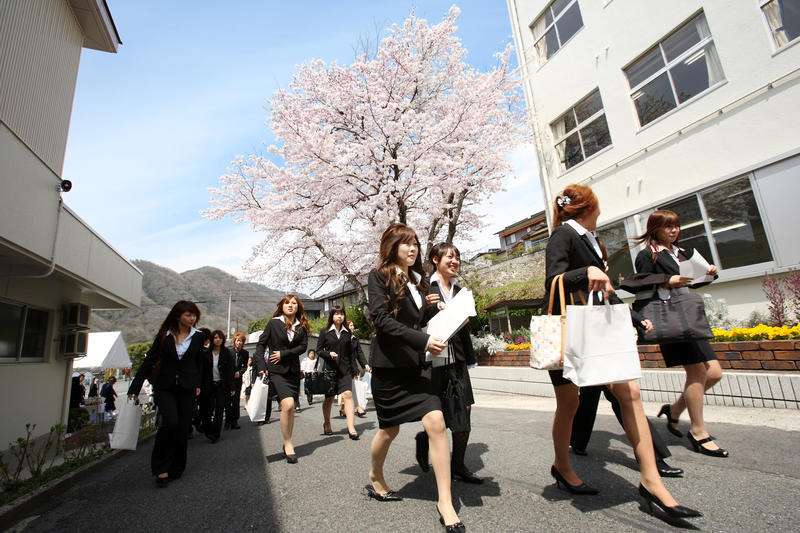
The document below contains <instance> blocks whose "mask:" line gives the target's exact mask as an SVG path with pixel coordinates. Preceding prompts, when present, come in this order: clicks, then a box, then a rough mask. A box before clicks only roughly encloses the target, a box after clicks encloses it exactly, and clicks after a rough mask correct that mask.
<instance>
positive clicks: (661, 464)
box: [656, 459, 683, 477]
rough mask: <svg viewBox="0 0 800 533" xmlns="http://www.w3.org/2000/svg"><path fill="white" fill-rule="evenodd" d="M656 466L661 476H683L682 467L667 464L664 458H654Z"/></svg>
mask: <svg viewBox="0 0 800 533" xmlns="http://www.w3.org/2000/svg"><path fill="white" fill-rule="evenodd" d="M656 467H657V468H658V473H659V475H660V476H661V477H681V476H683V469H682V468H675V467H674V466H669V465H668V464H667V462H666V461H664V459H656Z"/></svg>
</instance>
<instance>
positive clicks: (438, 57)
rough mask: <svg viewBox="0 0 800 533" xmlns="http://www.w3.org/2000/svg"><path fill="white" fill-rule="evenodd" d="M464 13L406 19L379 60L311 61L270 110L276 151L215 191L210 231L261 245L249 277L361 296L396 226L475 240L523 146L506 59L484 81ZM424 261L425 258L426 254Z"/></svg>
mask: <svg viewBox="0 0 800 533" xmlns="http://www.w3.org/2000/svg"><path fill="white" fill-rule="evenodd" d="M458 15H459V9H458V8H457V7H455V6H454V7H452V8H451V9H450V11H449V13H448V14H447V16H446V17H445V18H444V19H443V20H442V21H441V22H440V23H438V24H429V23H428V22H427V21H426V20H424V19H421V18H418V17H416V16H415V15H414V13H412V14H411V15H410V16H409V18H407V19H406V20H405V21H404V23H403V24H402V25H393V26H391V27H390V28H389V29H388V31H387V36H386V37H385V38H384V39H383V40H382V41H381V42H380V44H379V46H377V49H376V51H375V53H374V55H372V56H369V55H368V54H361V55H359V56H358V57H357V58H356V59H355V61H354V62H353V63H352V64H351V65H347V66H341V65H339V64H337V63H335V62H334V63H330V64H326V63H324V62H323V61H321V60H318V59H315V60H311V61H309V62H308V63H306V64H304V65H301V66H300V67H298V69H297V71H296V72H295V75H294V79H293V81H292V82H291V84H290V85H289V87H288V88H286V89H283V90H279V91H277V92H276V94H275V95H274V97H273V98H272V101H271V117H270V118H271V120H270V122H271V127H272V130H273V132H274V135H275V138H276V139H277V140H278V145H277V146H270V147H269V149H268V154H267V155H259V154H252V155H249V156H246V157H240V158H238V159H236V160H235V161H234V162H233V164H232V166H231V168H230V169H229V171H228V172H227V173H225V174H224V175H223V176H221V177H220V185H219V187H217V188H212V189H210V193H211V207H210V208H209V209H207V210H206V211H204V213H203V214H204V216H206V217H207V218H210V219H221V218H223V217H226V216H230V217H232V218H233V219H234V220H236V221H238V222H242V223H248V224H250V225H251V226H252V228H253V229H254V230H255V231H258V232H260V233H261V234H263V235H264V240H263V242H261V243H260V244H259V245H258V246H256V247H255V248H254V249H253V253H252V255H251V257H250V260H249V261H248V264H247V265H245V270H246V271H247V272H248V273H249V274H250V275H251V276H253V277H261V278H264V277H266V278H268V279H272V280H280V281H281V282H283V283H284V284H287V283H291V284H293V285H295V286H299V287H303V288H305V289H307V290H310V291H312V292H313V291H315V290H318V289H319V288H321V287H322V286H324V285H325V284H326V283H328V282H330V281H334V280H336V281H343V280H344V281H347V282H349V283H350V284H352V285H353V286H355V287H357V288H358V290H359V291H360V295H361V297H362V300H363V299H364V298H363V296H364V293H363V288H362V285H361V283H360V282H361V281H363V280H364V277H365V275H366V274H367V273H368V272H369V270H370V269H371V268H373V267H374V265H375V263H376V255H377V248H378V240H379V238H380V235H381V233H382V232H383V230H384V229H385V228H386V227H387V226H388V225H389V224H390V223H392V222H398V221H399V222H403V223H406V224H409V225H410V226H412V227H413V228H415V229H416V230H417V233H418V235H419V237H420V240H421V241H422V244H423V248H426V247H429V246H430V245H432V244H433V243H434V242H436V241H438V240H446V241H448V242H452V241H453V239H456V238H464V237H467V236H469V235H470V234H471V233H473V232H475V231H478V230H480V228H481V227H482V224H481V221H480V219H479V217H478V216H477V212H476V206H477V205H478V204H479V203H480V202H481V201H483V200H484V199H486V198H487V197H488V196H489V195H491V194H492V193H494V192H496V191H498V190H499V189H500V188H501V185H502V181H503V179H504V178H505V177H506V176H508V175H510V173H511V167H510V165H509V163H508V162H507V160H506V155H507V154H508V153H509V152H510V151H511V150H512V149H513V148H514V147H515V146H516V145H517V144H518V143H519V142H520V141H521V139H522V133H523V124H524V121H523V114H522V112H521V100H520V93H519V80H518V79H517V78H516V77H515V76H514V75H513V72H512V70H511V68H510V67H509V57H510V53H511V49H510V46H509V47H506V49H505V50H504V51H503V52H501V53H499V54H497V56H496V58H497V64H496V65H495V66H494V67H493V68H492V69H491V70H489V71H488V72H479V71H477V70H476V69H474V68H472V67H471V66H469V65H467V64H466V63H465V61H464V58H465V55H466V50H465V49H464V48H463V47H462V45H461V42H460V40H459V39H458V37H457V36H456V29H457V27H456V19H457V18H458ZM422 253H424V250H422Z"/></svg>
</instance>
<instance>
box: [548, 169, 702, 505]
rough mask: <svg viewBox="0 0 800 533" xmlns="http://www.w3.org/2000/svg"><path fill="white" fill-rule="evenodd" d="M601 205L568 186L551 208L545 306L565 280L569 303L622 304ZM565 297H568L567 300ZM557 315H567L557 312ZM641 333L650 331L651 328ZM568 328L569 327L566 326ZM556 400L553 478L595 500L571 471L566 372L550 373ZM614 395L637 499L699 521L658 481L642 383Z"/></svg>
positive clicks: (619, 387)
mask: <svg viewBox="0 0 800 533" xmlns="http://www.w3.org/2000/svg"><path fill="white" fill-rule="evenodd" d="M599 216H600V205H599V202H598V201H597V197H596V196H595V194H594V192H593V191H592V189H591V188H589V187H586V186H583V185H568V186H567V188H566V189H564V191H563V192H562V193H561V194H560V195H558V196H557V197H556V200H555V205H554V206H553V218H552V220H553V231H552V233H551V234H550V238H549V240H548V243H547V250H546V253H545V266H546V279H545V296H544V300H545V301H549V297H550V285H551V281H552V280H553V279H554V278H555V277H556V276H557V275H559V274H563V275H564V276H563V279H564V290H565V291H566V292H567V293H569V296H570V297H569V298H566V299H567V300H568V301H569V300H571V299H572V300H574V301H575V303H576V304H577V303H579V302H580V301H581V299H582V298H581V296H582V294H584V293H583V291H587V292H588V291H596V292H601V293H602V294H603V296H604V297H605V298H609V301H610V302H611V303H621V300H620V299H619V298H618V297H617V296H616V295H614V294H613V291H614V289H613V287H612V286H611V281H610V280H609V278H608V276H607V275H606V273H605V270H606V266H605V263H604V261H603V259H602V257H603V255H604V254H603V248H602V246H601V245H600V243H599V242H598V241H597V238H596V237H595V236H594V233H593V232H594V231H595V229H596V228H597V218H598V217H599ZM565 296H566V295H565ZM557 307H558V311H556V309H555V308H554V309H553V312H554V313H556V312H557V313H559V314H560V313H562V312H565V310H564V309H561V308H560V305H558V306H557ZM642 326H643V327H645V328H648V329H649V328H652V324H650V323H649V322H647V323H643V324H642ZM567 327H569V324H568V325H567ZM550 380H551V381H552V382H553V387H554V388H555V395H556V412H555V417H554V419H553V447H554V449H555V463H554V464H553V466H552V467H551V469H550V474H551V475H552V476H553V477H554V478H555V479H556V482H557V484H558V486H559V487H563V488H564V489H565V490H567V491H568V492H570V493H573V494H597V493H598V491H597V489H594V488H592V487H590V486H588V485H586V484H585V483H584V482H583V481H582V480H581V478H580V477H578V475H577V474H576V473H575V471H574V470H573V469H572V465H571V463H570V459H569V444H570V433H571V431H572V420H573V417H574V416H575V412H576V410H577V409H578V387H576V386H575V385H574V384H573V383H572V382H570V381H569V380H568V379H566V378H564V376H563V373H562V370H551V371H550ZM608 387H609V389H610V391H611V393H612V394H613V395H614V396H615V397H616V398H617V400H619V402H620V408H621V411H622V420H623V423H624V427H625V433H626V434H627V435H628V439H629V440H630V442H631V445H632V446H633V448H634V454H635V456H636V458H637V460H638V461H639V471H640V474H641V478H640V479H641V482H640V485H639V494H640V495H641V496H642V497H643V498H644V499H645V500H646V501H647V504H648V505H650V506H653V505H656V506H658V507H660V508H661V509H662V510H663V512H664V513H666V514H667V515H668V516H670V517H671V518H689V517H694V516H701V513H699V512H698V511H695V510H694V509H690V508H688V507H683V506H681V505H678V502H677V501H676V500H675V498H673V497H672V495H671V494H670V493H669V491H668V490H667V488H666V487H665V486H664V484H663V482H662V481H661V477H660V476H659V472H658V468H657V467H656V459H655V454H654V452H653V440H652V436H651V434H650V428H649V426H648V425H647V417H646V416H645V414H644V408H643V406H642V400H641V396H640V392H639V384H638V382H636V381H634V380H632V381H625V382H620V383H613V384H610V385H608Z"/></svg>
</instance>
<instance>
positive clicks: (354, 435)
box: [347, 433, 359, 440]
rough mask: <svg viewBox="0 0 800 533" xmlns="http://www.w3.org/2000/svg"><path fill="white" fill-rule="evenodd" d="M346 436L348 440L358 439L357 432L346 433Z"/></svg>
mask: <svg viewBox="0 0 800 533" xmlns="http://www.w3.org/2000/svg"><path fill="white" fill-rule="evenodd" d="M347 436H348V437H350V440H358V439H359V436H358V433H348V434H347Z"/></svg>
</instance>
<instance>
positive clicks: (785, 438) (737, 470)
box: [17, 394, 800, 533]
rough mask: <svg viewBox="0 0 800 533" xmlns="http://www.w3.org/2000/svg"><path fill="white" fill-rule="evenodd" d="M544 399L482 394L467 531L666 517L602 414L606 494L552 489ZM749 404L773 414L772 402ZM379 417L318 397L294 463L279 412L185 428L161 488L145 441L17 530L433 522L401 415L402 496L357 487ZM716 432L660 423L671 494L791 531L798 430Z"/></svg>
mask: <svg viewBox="0 0 800 533" xmlns="http://www.w3.org/2000/svg"><path fill="white" fill-rule="evenodd" d="M547 402H549V407H547V405H548V404H545V403H542V402H540V401H539V399H530V398H520V397H508V396H505V397H504V396H499V395H486V394H480V395H479V398H478V406H476V408H475V410H474V414H473V427H474V429H473V437H472V439H471V444H470V446H469V449H468V454H467V462H468V464H469V465H470V467H471V468H473V469H474V470H475V471H477V473H478V474H480V475H481V476H485V477H487V478H488V480H487V483H485V484H484V485H482V486H472V485H465V484H462V483H455V484H454V496H455V498H456V500H457V507H460V515H461V518H462V520H463V521H464V522H465V523H466V525H467V528H468V530H469V531H494V532H505V531H563V530H568V531H569V530H573V531H590V530H591V531H614V532H617V531H643V530H644V531H663V530H669V529H671V528H670V526H667V525H666V524H665V523H663V522H661V521H659V520H657V519H656V518H654V517H652V516H650V515H647V514H645V513H643V512H641V511H640V504H639V502H638V500H637V497H636V485H637V479H638V473H637V470H636V463H635V462H634V461H633V456H632V453H631V449H630V447H629V446H628V445H627V443H626V441H625V440H624V435H623V433H622V430H621V428H620V427H619V426H618V424H617V422H616V420H615V419H614V418H613V417H612V416H608V415H601V416H599V417H598V421H597V426H596V429H595V434H594V436H593V439H592V442H591V444H590V445H589V453H590V455H589V456H588V457H578V458H576V460H575V463H576V468H577V470H578V471H579V472H581V473H582V474H583V476H584V477H585V479H586V480H588V481H590V482H591V483H592V484H594V485H596V486H598V487H599V488H600V489H601V490H602V494H601V495H600V496H598V497H593V498H592V497H584V498H579V499H573V498H570V497H569V496H568V495H566V494H564V493H563V492H560V491H558V490H557V489H556V488H555V486H554V484H553V481H552V479H551V478H550V477H549V465H550V463H551V461H552V448H551V442H550V422H551V417H552V413H551V412H550V411H551V410H552V406H553V403H552V402H553V400H547ZM601 404H602V402H601ZM532 406H533V407H532ZM648 409H649V410H650V411H651V410H652V409H650V408H648ZM727 411H729V413H732V414H733V415H734V416H733V420H736V421H742V422H748V423H751V422H753V421H754V420H753V419H751V418H747V417H746V416H744V413H740V414H742V415H743V416H740V417H737V416H735V415H736V414H737V410H736V409H734V408H729V409H727ZM758 411H759V412H761V413H762V417H766V418H767V419H769V420H774V418H772V417H771V415H772V414H773V413H774V411H767V410H758ZM728 416H730V414H729V415H728ZM781 416H782V415H781ZM793 416H794V417H797V414H796V413H793ZM791 420H795V419H794V418H793V419H791ZM756 422H757V420H756ZM771 425H773V426H775V425H778V426H779V425H780V421H779V422H778V423H773V424H771ZM789 425H790V426H791V424H789ZM657 426H658V427H659V428H660V427H661V424H657ZM376 427H377V423H376V420H375V414H374V412H372V411H370V413H369V418H367V419H365V420H361V419H359V426H358V428H359V431H361V432H363V435H362V439H361V440H360V441H357V442H352V441H350V440H349V439H348V438H347V436H346V433H345V429H344V421H343V420H342V419H335V420H334V429H335V430H337V431H339V432H338V433H337V434H335V435H333V436H329V437H326V436H323V435H322V434H321V430H322V420H321V413H320V406H319V404H315V405H313V406H312V407H311V408H308V409H305V410H304V411H303V412H302V413H301V414H300V415H299V416H298V419H297V423H296V426H295V433H296V440H295V442H296V448H297V452H298V455H299V458H300V462H299V464H297V465H289V464H287V463H286V462H285V461H283V460H281V457H280V439H279V428H278V425H277V424H275V423H273V424H269V425H266V426H262V427H261V428H259V427H256V426H253V425H251V424H250V423H249V422H247V421H245V420H244V419H243V429H242V430H240V431H232V432H231V431H228V432H225V433H224V436H223V439H222V441H220V442H219V443H217V444H210V443H209V442H208V441H207V440H205V439H204V438H195V439H194V440H192V441H190V450H189V455H190V456H189V467H188V469H187V471H186V473H185V475H184V477H183V478H182V479H181V480H179V481H176V482H174V483H173V484H171V485H170V486H169V487H167V488H166V489H161V490H157V489H155V487H154V485H153V480H152V479H151V478H150V475H149V467H148V464H149V456H150V450H151V446H152V440H151V441H149V442H148V443H146V444H145V445H143V446H142V447H141V448H140V449H139V450H137V451H136V452H131V453H126V454H124V455H123V456H121V457H120V458H118V459H114V460H112V461H111V462H109V463H108V464H107V465H106V466H105V467H104V468H102V469H101V470H100V471H98V472H95V473H92V474H89V475H87V476H86V477H83V478H82V479H81V480H80V481H79V482H78V483H76V484H75V485H74V486H73V487H71V488H70V489H68V490H67V491H65V492H64V493H62V494H60V495H58V496H56V497H54V498H52V499H51V500H50V501H49V502H48V503H47V504H46V505H45V506H43V508H41V509H38V510H37V511H36V513H35V514H34V515H32V516H30V517H28V518H27V519H26V520H24V521H23V522H22V523H21V524H19V526H18V528H17V530H24V531H54V530H57V531H81V532H86V531H115V532H119V531H147V530H150V531H179V530H180V531H250V530H260V531H392V532H394V533H397V532H403V531H415V532H416V531H441V527H440V526H439V525H438V521H437V517H436V511H435V507H434V502H435V497H436V496H435V495H436V492H435V485H434V480H433V474H432V473H429V474H422V473H421V472H420V471H419V469H418V467H417V466H416V463H415V461H414V451H413V434H414V432H416V431H417V427H418V426H417V425H416V424H409V425H406V426H404V427H403V428H402V430H401V432H400V435H399V436H398V438H397V440H396V441H395V443H394V445H393V446H392V449H391V451H390V453H389V458H388V460H387V465H386V472H387V478H388V480H389V481H390V483H391V484H392V485H393V486H394V488H396V489H397V490H399V492H400V493H401V494H402V495H403V496H404V497H405V500H404V501H403V502H399V503H388V504H387V503H379V502H376V501H374V500H369V499H367V498H366V497H365V496H364V495H363V492H362V487H363V486H364V484H365V482H366V475H367V468H368V462H369V455H368V453H369V442H370V438H371V436H372V435H373V434H374V431H375V429H376ZM793 427H794V429H795V430H796V429H797V426H796V425H795V426H793ZM713 432H714V434H715V435H716V436H717V437H719V441H720V443H721V444H722V445H723V446H725V447H727V448H728V449H729V450H730V451H731V457H730V458H728V459H714V458H706V457H704V456H701V455H698V454H695V453H693V452H691V451H690V450H689V449H688V448H687V447H686V443H685V441H680V440H678V439H675V438H673V437H671V436H669V439H670V440H669V442H670V443H671V444H672V446H671V449H672V452H673V454H674V457H673V461H672V462H673V463H674V464H676V465H679V466H681V467H683V468H685V469H686V472H687V474H686V477H685V478H684V479H669V480H667V481H666V483H667V486H668V487H669V489H670V490H671V491H673V494H675V495H676V497H677V498H678V499H679V500H680V501H682V502H685V503H686V504H687V505H691V506H694V507H697V508H700V509H701V510H702V511H704V512H705V513H706V517H705V518H704V519H701V520H700V521H696V522H695V524H696V525H697V526H698V527H699V528H700V529H702V530H708V531H725V532H730V531H767V530H770V531H796V530H797V529H798V521H799V520H800V510H798V499H799V497H800V462H798V460H797V449H798V445H800V433H798V432H797V431H789V430H785V429H778V428H776V427H763V426H762V425H740V424H732V423H723V422H717V423H715V424H714V425H713Z"/></svg>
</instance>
